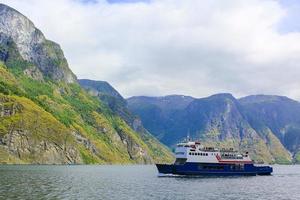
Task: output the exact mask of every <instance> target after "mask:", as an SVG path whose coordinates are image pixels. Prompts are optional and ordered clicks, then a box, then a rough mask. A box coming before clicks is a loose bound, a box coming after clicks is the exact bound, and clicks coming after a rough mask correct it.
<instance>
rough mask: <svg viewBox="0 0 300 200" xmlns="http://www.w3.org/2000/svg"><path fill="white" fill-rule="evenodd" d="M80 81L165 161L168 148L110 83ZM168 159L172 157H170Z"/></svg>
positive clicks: (157, 156)
mask: <svg viewBox="0 0 300 200" xmlns="http://www.w3.org/2000/svg"><path fill="white" fill-rule="evenodd" d="M78 82H79V83H80V85H81V86H82V87H83V88H85V89H86V90H87V92H88V93H89V94H91V95H92V96H95V97H97V98H99V100H100V101H101V102H103V103H104V104H105V105H106V106H108V107H109V108H110V110H111V111H112V112H113V114H115V115H118V116H120V117H121V118H122V120H124V121H125V122H126V123H127V124H128V126H130V127H131V128H132V129H133V130H134V131H135V132H137V133H139V135H140V136H141V138H142V140H143V141H144V142H145V143H146V144H147V145H148V147H149V148H150V150H151V152H153V156H154V157H156V158H157V161H159V162H162V161H164V160H163V159H161V155H168V149H167V148H166V147H164V146H162V145H161V144H159V141H158V140H157V139H156V138H155V137H154V136H152V135H151V134H150V133H149V132H148V131H147V130H146V129H145V128H144V126H143V124H142V122H141V120H140V118H139V117H137V116H135V115H134V114H132V113H131V112H130V111H129V109H128V108H127V102H126V100H125V99H124V98H123V97H122V96H121V95H120V94H119V93H118V92H117V91H116V90H115V89H114V88H113V87H112V86H111V85H110V84H109V83H107V82H105V81H93V80H87V79H81V80H78ZM158 159H159V160H158ZM168 160H171V159H170V158H168Z"/></svg>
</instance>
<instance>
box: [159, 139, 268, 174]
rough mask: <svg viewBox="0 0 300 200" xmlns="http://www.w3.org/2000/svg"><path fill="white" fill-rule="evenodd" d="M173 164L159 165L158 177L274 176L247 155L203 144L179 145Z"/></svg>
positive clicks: (188, 143) (191, 142)
mask: <svg viewBox="0 0 300 200" xmlns="http://www.w3.org/2000/svg"><path fill="white" fill-rule="evenodd" d="M175 156H176V160H175V163H174V164H156V167H157V169H158V171H159V174H172V175H199V176H202V175H204V176H206V175H213V176H236V175H245V176H255V175H271V173H272V172H273V168H272V167H270V166H256V165H254V162H253V161H252V160H251V158H250V156H249V154H248V152H246V153H245V154H240V153H239V152H238V151H235V150H233V149H232V148H230V149H217V148H214V147H204V146H203V145H201V143H200V142H197V141H196V142H193V141H187V142H183V143H179V144H177V147H176V150H175Z"/></svg>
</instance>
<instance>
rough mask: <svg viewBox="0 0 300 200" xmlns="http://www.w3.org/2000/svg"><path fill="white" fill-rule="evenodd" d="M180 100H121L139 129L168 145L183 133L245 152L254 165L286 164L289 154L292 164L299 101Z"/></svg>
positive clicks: (221, 97) (215, 97)
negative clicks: (140, 125) (137, 119)
mask: <svg viewBox="0 0 300 200" xmlns="http://www.w3.org/2000/svg"><path fill="white" fill-rule="evenodd" d="M183 97H184V96H181V95H177V96H174V95H172V96H167V97H132V98H129V99H127V102H128V106H129V109H130V110H131V111H132V112H133V113H134V114H136V115H139V116H140V117H141V119H142V122H143V124H144V126H145V128H146V129H148V130H149V131H150V132H151V133H153V134H154V135H155V136H156V137H157V138H159V139H160V141H162V142H163V143H164V144H166V145H168V146H170V147H172V146H174V145H175V144H176V143H177V142H179V141H181V140H183V139H184V138H185V137H186V136H187V134H188V133H189V134H190V136H191V137H192V138H195V139H201V140H202V141H203V142H205V143H207V144H211V145H217V146H219V147H233V148H236V149H240V150H242V151H248V152H249V153H250V154H251V156H252V158H253V159H254V160H256V161H257V162H261V161H263V162H268V163H274V162H275V163H290V162H292V156H293V158H294V161H295V162H297V156H296V155H299V153H298V152H299V146H300V143H299V136H300V132H299V131H298V130H299V129H298V128H297V127H299V125H298V124H299V119H300V118H299V116H300V110H299V109H300V103H298V102H296V101H293V100H290V99H288V98H286V97H276V98H275V97H274V96H264V98H265V100H264V101H262V97H261V98H254V97H251V96H250V97H246V98H243V99H240V100H238V99H235V98H234V97H233V96H232V95H231V94H217V95H213V96H210V97H207V98H200V99H196V98H192V99H191V97H189V99H188V101H187V100H186V98H183ZM274 98H275V100H276V99H280V101H279V100H276V101H275V100H274ZM180 99H182V100H181V101H182V102H181V103H178V101H180ZM175 102H176V103H175ZM176 104H178V105H180V106H178V107H176ZM170 105H173V106H170ZM174 105H175V106H174ZM290 152H291V154H292V155H291V154H290Z"/></svg>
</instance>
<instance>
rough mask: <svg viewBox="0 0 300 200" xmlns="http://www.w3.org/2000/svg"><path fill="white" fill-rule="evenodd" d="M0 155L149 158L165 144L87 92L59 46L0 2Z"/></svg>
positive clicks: (65, 160)
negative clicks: (134, 126)
mask: <svg viewBox="0 0 300 200" xmlns="http://www.w3.org/2000/svg"><path fill="white" fill-rule="evenodd" d="M0 25H1V26H0V163H6V164H127V163H132V164H134V163H137V164H149V163H153V162H170V161H171V160H172V159H173V157H172V155H171V153H170V151H169V150H168V149H167V148H166V147H165V146H163V145H162V144H160V143H159V141H157V140H155V139H153V138H152V137H151V135H149V133H148V132H145V133H143V134H141V133H139V132H136V131H135V130H133V128H132V127H131V126H130V125H129V124H128V122H126V121H125V120H124V119H123V117H122V116H121V115H119V113H118V112H115V111H114V110H113V108H111V107H110V106H109V105H108V104H106V102H105V101H104V100H101V99H99V98H97V97H95V96H92V95H90V94H88V92H86V91H85V90H84V89H83V88H82V87H81V86H80V85H79V84H78V83H77V78H76V76H75V75H74V74H73V72H72V71H71V69H70V68H69V65H68V63H67V60H66V59H65V57H64V54H63V51H62V50H61V48H60V46H59V45H58V44H56V43H54V42H51V41H49V40H47V39H46V38H45V37H44V35H43V34H42V32H41V31H40V30H38V29H37V28H36V27H35V26H34V24H33V23H32V22H31V21H30V20H29V19H28V18H27V17H25V16H24V15H22V14H21V13H19V12H18V11H16V10H15V9H13V8H10V7H9V6H6V5H4V4H0Z"/></svg>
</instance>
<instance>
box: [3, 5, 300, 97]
mask: <svg viewBox="0 0 300 200" xmlns="http://www.w3.org/2000/svg"><path fill="white" fill-rule="evenodd" d="M3 2H4V3H6V4H8V5H10V6H12V7H14V8H16V9H17V10H19V11H20V12H22V13H23V14H25V15H26V16H28V17H29V18H30V19H31V20H32V21H33V22H34V23H35V24H36V26H37V27H38V28H40V29H41V30H42V31H43V32H44V33H45V35H46V37H48V38H49V39H51V40H54V41H56V42H58V43H60V44H61V46H62V48H63V50H64V52H65V55H66V57H67V59H68V61H69V64H70V67H71V69H72V70H73V71H74V72H75V73H76V74H77V76H78V77H79V78H90V79H96V80H107V81H109V82H110V83H112V85H113V86H115V87H116V88H117V89H118V90H119V91H120V92H121V94H123V95H124V96H125V97H128V96H132V95H155V96H157V95H166V94H175V93H176V94H186V95H192V96H195V97H202V96H208V95H211V94H214V93H218V92H231V93H233V94H234V95H236V96H244V95H248V94H261V93H264V94H278V95H287V96H289V97H292V98H296V99H298V100H300V89H299V86H300V78H299V77H300V67H299V63H300V34H299V32H297V31H293V32H291V31H289V30H291V29H290V25H289V29H287V30H286V31H285V28H284V27H285V26H284V24H290V23H289V22H290V21H291V20H292V19H290V18H289V17H288V16H289V12H290V11H289V8H290V5H283V4H282V3H281V2H280V1H267V0H265V1H258V0H257V1H256V0H253V1H247V0H231V1H215V0H211V1H193V0H185V1H177V0H172V1H171V0H153V1H149V0H147V1H136V0H134V1H126V3H118V2H119V1H111V2H107V1H104V0H101V1H94V0H93V1H86V0H84V1H82V0H81V1H79V0H73V1H72V0H52V1H39V0H26V1H25V0H6V1H5V0H4V1H3ZM294 8H295V6H293V9H294ZM283 23H284V24H283Z"/></svg>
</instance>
